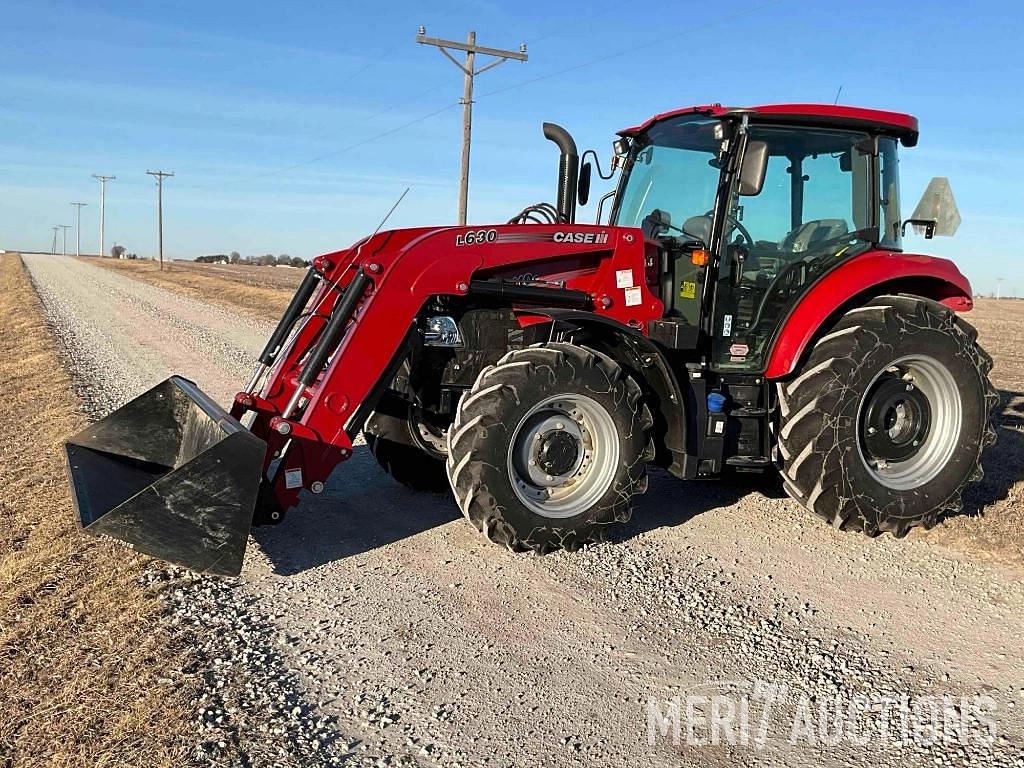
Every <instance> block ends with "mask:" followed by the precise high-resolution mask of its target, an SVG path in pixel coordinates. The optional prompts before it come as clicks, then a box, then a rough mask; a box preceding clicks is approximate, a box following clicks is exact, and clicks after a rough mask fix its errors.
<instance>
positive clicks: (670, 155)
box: [612, 115, 722, 241]
mask: <svg viewBox="0 0 1024 768" xmlns="http://www.w3.org/2000/svg"><path fill="white" fill-rule="evenodd" d="M720 125H721V123H720V121H718V120H709V119H707V118H704V117H698V116H693V115H689V116H686V117H683V118H678V119H675V120H665V121H662V122H660V123H656V124H655V125H653V126H652V127H651V128H650V130H648V131H647V133H646V134H644V135H643V136H641V137H640V138H639V139H638V140H637V141H636V143H635V144H634V148H633V151H632V153H631V154H630V160H629V164H628V168H627V170H628V174H627V176H626V178H625V179H624V181H623V186H622V189H621V191H620V193H619V197H618V201H617V206H616V214H615V216H614V217H613V220H612V223H613V224H618V225H620V226H624V227H639V226H642V225H643V221H644V219H645V218H647V217H648V216H650V214H651V212H652V211H654V210H656V209H657V210H660V211H662V212H663V213H666V214H668V217H669V218H668V219H667V221H668V222H669V224H670V225H671V228H672V230H673V231H674V232H675V233H676V234H678V230H679V229H682V230H684V231H685V232H686V234H687V235H688V236H691V237H695V238H697V239H700V240H704V241H707V239H708V235H709V234H710V233H709V232H707V231H705V230H707V229H708V227H709V225H710V218H705V217H706V216H707V214H709V213H710V212H711V210H712V209H713V208H714V207H715V196H716V194H717V192H718V181H719V176H720V171H719V169H718V156H719V151H720V149H721V144H722V141H721V138H716V133H717V134H718V135H719V136H721V129H720ZM716 129H718V130H716ZM662 220H663V221H664V220H665V219H664V217H663V219H662ZM688 221H689V222H690V224H691V226H692V227H693V229H697V230H701V231H690V229H689V228H688V227H687V222H688Z"/></svg>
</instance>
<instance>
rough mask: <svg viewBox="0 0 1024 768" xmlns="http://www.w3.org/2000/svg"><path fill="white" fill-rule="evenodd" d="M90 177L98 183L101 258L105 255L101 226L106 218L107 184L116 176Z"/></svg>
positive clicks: (95, 174)
mask: <svg viewBox="0 0 1024 768" xmlns="http://www.w3.org/2000/svg"><path fill="white" fill-rule="evenodd" d="M92 177H93V178H94V179H98V180H99V182H100V258H103V257H104V256H106V255H107V252H106V251H105V250H103V224H104V219H105V218H106V202H107V182H108V181H113V180H114V179H116V178H117V176H101V175H100V174H98V173H94V174H93V175H92Z"/></svg>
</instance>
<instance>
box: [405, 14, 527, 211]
mask: <svg viewBox="0 0 1024 768" xmlns="http://www.w3.org/2000/svg"><path fill="white" fill-rule="evenodd" d="M416 42H417V43H419V44H420V45H433V46H435V47H436V48H438V49H439V50H440V51H441V53H443V54H444V55H445V57H446V58H447V59H448V60H449V61H451V63H452V64H454V65H455V66H456V67H458V68H459V69H461V70H462V72H463V74H464V75H465V80H464V81H463V85H462V98H461V99H460V100H459V103H460V104H462V167H461V174H460V178H459V224H460V225H465V223H466V208H467V207H468V200H469V144H470V139H471V136H472V133H473V78H474V77H476V76H477V75H479V74H481V73H483V72H486V71H487V70H488V69H494V68H495V67H496V66H498V65H499V64H502V63H504V62H506V61H508V60H509V59H515V60H516V61H526V43H522V44H521V45H520V46H519V51H518V52H516V51H503V50H501V49H499V48H484V47H483V46H479V45H477V44H476V32H470V33H469V34H468V35H466V42H464V43H457V42H455V41H454V40H440V39H438V38H436V37H427V29H426V27H423V26H421V27H420V29H419V34H418V35H416ZM449 49H450V50H454V51H465V53H466V60H465V63H463V62H460V61H459V60H458V59H456V58H455V57H454V56H452V54H451V53H449ZM478 53H479V54H480V55H482V56H493V57H494V58H496V59H497V61H492V62H491V63H490V64H487V65H486V66H483V67H481V68H480V69H477V68H476V55H477V54H478Z"/></svg>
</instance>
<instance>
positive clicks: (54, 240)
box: [50, 226, 60, 256]
mask: <svg viewBox="0 0 1024 768" xmlns="http://www.w3.org/2000/svg"><path fill="white" fill-rule="evenodd" d="M59 229H60V227H59V226H57V227H54V228H53V245H51V246H50V253H52V254H53V255H54V256H56V255H57V230H59Z"/></svg>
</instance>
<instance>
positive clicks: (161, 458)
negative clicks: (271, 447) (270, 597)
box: [64, 376, 267, 576]
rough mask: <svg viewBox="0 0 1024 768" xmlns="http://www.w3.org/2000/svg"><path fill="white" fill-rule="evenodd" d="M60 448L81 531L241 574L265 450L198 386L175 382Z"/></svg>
mask: <svg viewBox="0 0 1024 768" xmlns="http://www.w3.org/2000/svg"><path fill="white" fill-rule="evenodd" d="M64 447H65V451H66V454H67V466H68V475H69V478H70V480H71V488H72V495H73V496H74V501H75V508H76V510H77V513H78V521H79V524H80V525H81V527H82V528H83V529H84V530H86V531H88V532H89V533H92V534H95V535H98V536H110V537H112V538H114V539H119V540H120V541H123V542H126V543H127V544H129V545H131V547H132V548H133V549H136V550H138V551H139V552H142V553H144V554H147V555H152V556H153V557H158V558H161V559H163V560H169V561H171V562H173V563H178V564H179V565H183V566H185V567H186V568H189V569H191V570H193V571H197V572H199V573H212V574H218V575H222V576H237V575H238V574H239V573H240V572H241V570H242V559H243V557H244V555H245V546H246V542H247V541H248V538H249V530H250V529H251V527H252V517H253V511H254V508H255V506H256V498H257V494H258V493H259V488H260V481H261V479H262V475H263V459H264V455H265V453H266V448H267V446H266V443H265V442H264V441H263V440H261V439H260V438H258V437H256V436H255V435H254V434H252V433H251V432H249V431H248V430H247V429H246V428H245V427H243V426H242V425H241V424H240V423H239V422H238V421H237V420H236V419H234V418H232V417H231V416H230V415H229V414H228V413H227V412H226V411H224V409H223V408H221V407H220V406H219V405H218V404H217V403H216V402H214V401H213V400H212V399H211V398H210V397H209V396H207V395H206V394H205V393H203V392H202V391H201V390H200V389H199V388H198V387H197V386H196V385H195V384H194V383H192V382H191V381H188V380H187V379H183V378H181V377H180V376H172V377H171V378H169V379H167V380H165V381H163V382H161V383H160V384H158V385H157V386H155V387H153V388H152V389H151V390H149V391H148V392H146V393H145V394H143V395H140V396H139V397H137V398H135V399H134V400H132V401H131V402H129V403H127V404H126V405H124V406H123V407H121V408H119V409H118V410H116V411H114V412H113V413H111V414H110V415H109V416H107V417H106V418H104V419H102V420H100V421H98V422H96V423H95V424H92V425H90V426H88V427H86V428H85V429H83V430H82V431H81V432H79V433H78V434H77V435H75V436H74V437H72V438H71V439H69V440H68V441H67V442H66V443H65V444H64Z"/></svg>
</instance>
